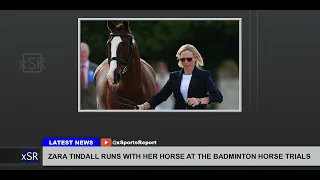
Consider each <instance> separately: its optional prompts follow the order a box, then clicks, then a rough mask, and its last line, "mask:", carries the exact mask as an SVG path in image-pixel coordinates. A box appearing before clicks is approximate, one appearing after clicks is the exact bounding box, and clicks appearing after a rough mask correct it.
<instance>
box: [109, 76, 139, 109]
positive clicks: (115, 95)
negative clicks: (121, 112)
mask: <svg viewBox="0 0 320 180" xmlns="http://www.w3.org/2000/svg"><path fill="white" fill-rule="evenodd" d="M107 85H108V88H109V90H110V92H111V94H112V96H113V97H114V99H115V100H116V101H117V103H119V104H122V105H125V106H129V107H133V108H134V109H139V107H138V105H137V104H136V103H134V102H132V101H130V100H129V99H125V98H123V97H120V96H118V95H117V94H116V93H115V92H114V91H113V90H112V89H111V88H110V85H109V83H108V82H107ZM117 97H118V98H119V99H122V100H123V101H127V102H129V103H131V104H126V103H122V102H120V101H118V98H117Z"/></svg>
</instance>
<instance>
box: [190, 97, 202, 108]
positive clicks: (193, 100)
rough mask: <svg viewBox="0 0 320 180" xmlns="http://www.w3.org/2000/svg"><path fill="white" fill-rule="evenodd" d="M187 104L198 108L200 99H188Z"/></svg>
mask: <svg viewBox="0 0 320 180" xmlns="http://www.w3.org/2000/svg"><path fill="white" fill-rule="evenodd" d="M187 104H188V105H189V106H192V107H195V106H198V105H199V104H200V102H199V99H198V98H188V99H187Z"/></svg>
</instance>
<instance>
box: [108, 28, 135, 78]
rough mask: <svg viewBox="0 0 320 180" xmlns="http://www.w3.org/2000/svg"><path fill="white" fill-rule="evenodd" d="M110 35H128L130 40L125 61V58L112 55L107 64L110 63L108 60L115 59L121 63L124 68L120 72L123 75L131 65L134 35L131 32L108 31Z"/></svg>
mask: <svg viewBox="0 0 320 180" xmlns="http://www.w3.org/2000/svg"><path fill="white" fill-rule="evenodd" d="M110 36H113V37H114V36H129V37H130V41H129V47H130V54H129V59H128V60H127V61H125V60H123V59H121V58H119V57H112V58H111V59H109V60H108V64H109V65H110V62H111V61H112V60H116V61H117V62H119V63H121V64H123V65H124V68H123V70H122V74H123V75H124V74H125V73H126V72H127V71H128V68H129V66H130V65H131V62H132V58H133V55H134V50H135V47H136V44H135V43H133V40H134V37H133V35H131V34H122V33H110Z"/></svg>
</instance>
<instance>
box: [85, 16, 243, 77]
mask: <svg viewBox="0 0 320 180" xmlns="http://www.w3.org/2000/svg"><path fill="white" fill-rule="evenodd" d="M115 23H117V22H115ZM130 28H131V30H132V32H133V34H134V36H135V39H136V42H137V44H138V47H139V51H140V56H141V58H143V59H145V60H146V61H147V62H149V63H150V64H154V63H156V62H157V61H160V60H162V61H165V62H166V63H167V64H168V66H169V70H170V71H176V70H179V69H180V68H179V67H178V66H177V62H176V57H175V55H176V52H177V50H178V49H179V47H180V46H182V45H183V44H186V43H189V44H193V45H194V46H195V47H196V48H197V49H198V50H199V52H200V53H201V55H202V56H203V57H204V69H207V70H210V71H212V72H215V68H216V67H217V66H218V65H219V64H220V63H221V61H223V60H225V59H234V60H235V61H238V60H239V22H238V21H130ZM109 34H110V32H109V30H108V28H107V22H106V21H82V22H81V41H83V42H86V43H88V44H89V46H90V51H91V55H90V59H91V60H92V61H94V62H96V63H97V64H100V63H101V62H102V61H103V60H104V59H106V58H107V46H106V42H107V40H108V38H109ZM213 78H214V79H215V75H214V73H213Z"/></svg>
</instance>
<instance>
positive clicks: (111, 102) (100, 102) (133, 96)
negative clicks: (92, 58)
mask: <svg viewBox="0 0 320 180" xmlns="http://www.w3.org/2000/svg"><path fill="white" fill-rule="evenodd" d="M140 68H141V71H140V72H141V74H126V75H125V76H127V77H128V76H131V77H129V78H128V82H122V83H123V86H122V87H121V88H119V89H118V90H117V94H118V95H119V96H121V97H122V98H126V99H128V100H130V101H133V102H134V103H136V104H137V105H138V104H142V103H144V102H145V101H146V100H147V99H148V98H149V97H151V96H153V95H155V94H156V93H157V90H156V76H155V71H154V69H153V68H152V67H151V66H150V65H149V64H148V63H147V62H146V61H145V60H143V59H140ZM108 72H109V65H108V59H106V60H104V61H103V62H102V63H101V64H100V65H99V66H98V68H97V69H96V71H95V73H94V83H95V86H96V97H97V108H98V109H133V107H130V106H125V105H121V104H119V103H118V102H116V100H115V99H114V97H113V96H112V94H111V92H110V90H109V88H108V84H107V83H108V82H107V74H108ZM138 72H139V71H138ZM128 73H129V70H128ZM139 75H140V76H141V77H142V82H141V83H140V84H133V83H135V82H134V78H135V77H137V76H139ZM130 78H131V79H132V83H130V82H129V81H130ZM136 83H137V82H136ZM131 85H132V86H131ZM119 101H120V102H124V101H122V100H120V99H119ZM124 103H127V102H124Z"/></svg>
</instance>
